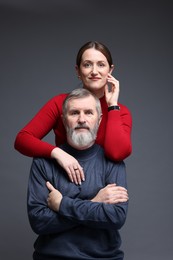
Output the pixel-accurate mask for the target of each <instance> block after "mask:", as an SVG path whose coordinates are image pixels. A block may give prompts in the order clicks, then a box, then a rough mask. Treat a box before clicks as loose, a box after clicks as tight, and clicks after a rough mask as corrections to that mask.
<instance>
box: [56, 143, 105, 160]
mask: <svg viewBox="0 0 173 260" xmlns="http://www.w3.org/2000/svg"><path fill="white" fill-rule="evenodd" d="M60 148H62V149H63V150H64V151H65V152H67V153H68V154H70V155H72V156H73V157H75V159H78V160H88V159H91V158H92V157H93V156H95V155H96V154H97V152H98V150H99V149H100V146H99V145H97V144H93V145H92V146H91V147H89V148H87V149H85V150H77V149H76V148H73V147H72V146H70V145H69V144H68V143H65V144H63V145H61V146H60Z"/></svg>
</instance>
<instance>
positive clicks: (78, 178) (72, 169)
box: [51, 147, 85, 185]
mask: <svg viewBox="0 0 173 260" xmlns="http://www.w3.org/2000/svg"><path fill="white" fill-rule="evenodd" d="M51 157H52V158H54V159H56V161H57V162H58V164H59V165H61V167H62V168H64V170H65V171H66V172H67V174H68V177H69V179H70V181H72V182H74V183H75V184H79V185H80V184H81V182H82V181H84V180H85V176H84V172H83V169H82V167H81V166H80V164H79V163H78V161H77V160H76V159H75V158H74V157H73V156H71V155H70V154H68V153H66V152H64V151H63V150H62V149H60V148H59V147H56V148H54V149H53V150H52V152H51Z"/></svg>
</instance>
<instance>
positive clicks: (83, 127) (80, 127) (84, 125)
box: [74, 124, 90, 130]
mask: <svg viewBox="0 0 173 260" xmlns="http://www.w3.org/2000/svg"><path fill="white" fill-rule="evenodd" d="M77 129H87V130H90V128H89V127H88V126H87V125H86V124H80V125H77V126H76V127H75V128H74V130H77Z"/></svg>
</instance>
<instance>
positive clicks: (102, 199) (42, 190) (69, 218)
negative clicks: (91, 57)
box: [28, 164, 128, 234]
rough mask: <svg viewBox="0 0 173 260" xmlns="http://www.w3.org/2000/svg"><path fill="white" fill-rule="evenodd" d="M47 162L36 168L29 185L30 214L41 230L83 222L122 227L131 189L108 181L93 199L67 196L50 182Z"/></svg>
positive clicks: (62, 228)
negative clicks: (47, 174) (46, 171)
mask: <svg viewBox="0 0 173 260" xmlns="http://www.w3.org/2000/svg"><path fill="white" fill-rule="evenodd" d="M45 167H47V166H45V165H44V164H43V165H38V164H37V165H36V167H34V169H33V170H32V174H31V175H30V180H29V189H28V216H29V221H30V224H31V227H32V229H33V231H34V232H35V233H37V234H53V233H59V232H63V231H65V230H69V229H72V228H74V227H77V226H79V225H81V224H82V225H86V226H89V227H93V228H108V229H109V228H120V227H121V226H122V225H123V224H124V221H125V219H126V213H127V204H128V193H127V190H126V189H125V188H124V187H121V186H118V185H116V184H108V185H107V186H105V187H104V188H102V189H100V190H99V191H98V193H97V194H96V195H95V197H94V198H92V199H91V200H83V199H80V198H71V197H68V196H65V195H64V196H63V195H62V194H61V192H60V191H59V190H57V189H55V188H54V186H53V185H52V184H51V183H50V182H52V183H53V179H52V180H51V179H50V178H49V181H50V182H46V179H47V176H45V175H44V174H45Z"/></svg>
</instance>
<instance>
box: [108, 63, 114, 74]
mask: <svg viewBox="0 0 173 260" xmlns="http://www.w3.org/2000/svg"><path fill="white" fill-rule="evenodd" d="M113 70H114V65H111V67H110V72H109V73H110V74H112V71H113Z"/></svg>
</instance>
